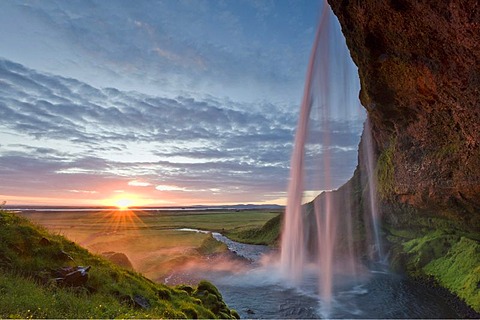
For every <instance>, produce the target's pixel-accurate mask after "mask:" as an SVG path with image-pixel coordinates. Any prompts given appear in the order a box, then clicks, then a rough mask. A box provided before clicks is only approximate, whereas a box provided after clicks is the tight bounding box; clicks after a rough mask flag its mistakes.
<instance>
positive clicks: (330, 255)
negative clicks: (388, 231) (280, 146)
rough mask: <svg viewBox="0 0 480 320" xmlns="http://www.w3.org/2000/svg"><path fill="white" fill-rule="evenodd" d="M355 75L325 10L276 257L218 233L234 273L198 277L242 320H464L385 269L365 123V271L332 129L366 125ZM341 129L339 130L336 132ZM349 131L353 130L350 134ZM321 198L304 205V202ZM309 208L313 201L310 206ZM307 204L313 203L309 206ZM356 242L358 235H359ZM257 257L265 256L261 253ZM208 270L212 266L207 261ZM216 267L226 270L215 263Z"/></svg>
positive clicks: (199, 273) (217, 272) (203, 273)
mask: <svg viewBox="0 0 480 320" xmlns="http://www.w3.org/2000/svg"><path fill="white" fill-rule="evenodd" d="M355 74H356V67H355V66H354V65H353V62H352V61H351V59H350V55H349V52H348V49H347V47H346V45H345V42H344V38H343V35H342V34H341V32H340V28H339V26H338V22H337V21H336V19H335V18H334V16H333V14H332V12H331V10H330V7H329V6H328V4H326V1H325V5H324V8H323V12H322V15H321V21H320V24H319V26H318V29H317V32H316V35H315V40H314V45H313V48H312V52H311V57H310V60H309V64H308V69H307V76H306V82H305V89H304V95H303V99H302V103H301V107H300V115H299V120H298V127H297V131H296V136H295V144H294V150H293V155H292V159H291V172H290V184H289V187H288V194H287V197H288V200H287V207H286V211H285V215H284V227H283V230H282V237H281V239H282V240H281V248H280V250H279V252H277V251H276V250H273V249H271V248H266V247H261V246H249V245H245V244H238V243H235V242H234V241H231V240H230V239H228V238H226V237H224V236H222V235H220V234H215V235H214V236H215V238H216V239H217V240H219V241H222V242H224V243H226V244H227V246H228V248H229V249H230V250H231V253H234V254H235V255H237V256H238V257H240V260H241V261H237V260H236V263H237V264H242V265H243V266H242V267H240V268H236V270H237V271H232V270H231V265H230V264H229V265H228V267H227V268H225V269H222V270H218V268H217V270H214V268H207V270H200V269H196V271H195V272H196V273H197V277H199V278H207V279H209V280H211V281H213V282H214V283H215V285H217V286H218V288H219V289H220V290H221V292H222V295H223V297H224V299H225V301H226V302H227V304H228V305H229V306H230V307H232V308H235V309H236V310H237V311H238V312H239V314H240V315H241V317H242V318H303V319H306V318H438V317H442V318H450V317H454V318H455V317H458V315H457V314H456V313H455V312H454V311H452V310H451V308H450V307H449V305H448V304H447V303H446V302H445V301H444V300H443V298H442V297H441V296H439V295H437V294H436V293H435V292H433V291H432V290H431V289H428V288H423V287H419V286H418V285H416V284H414V283H412V282H410V281H409V280H408V279H405V278H404V277H402V276H399V275H396V274H394V273H391V272H389V271H388V269H387V268H386V267H385V253H384V248H383V246H382V243H381V234H380V217H379V215H378V208H377V199H376V192H377V190H376V186H375V183H374V182H375V179H373V178H372V177H373V175H374V167H375V159H374V151H373V141H372V136H371V127H370V123H369V122H368V121H367V122H366V123H365V125H364V134H363V143H362V144H361V146H362V148H363V150H362V152H361V154H363V156H364V159H362V162H363V163H365V166H366V167H367V168H366V171H367V175H368V179H367V180H368V187H367V188H366V192H365V193H364V195H366V199H367V200H366V202H368V205H367V207H368V210H369V214H368V215H364V218H363V219H364V226H365V231H364V232H365V233H368V234H365V237H364V238H365V239H367V240H366V241H368V242H369V243H367V245H366V246H364V247H370V248H372V249H371V250H370V251H371V254H370V259H371V262H373V263H370V264H369V265H368V266H366V265H365V263H364V262H362V261H361V259H360V256H362V253H359V252H356V250H358V249H356V248H358V246H356V245H355V243H354V242H355V239H354V233H355V232H354V231H355V230H358V227H357V226H356V225H355V223H357V221H358V218H357V219H354V217H355V216H357V217H358V215H357V214H356V212H355V210H354V209H353V208H352V204H351V203H350V199H351V198H352V197H351V192H353V190H350V189H349V188H348V185H347V186H344V187H342V188H341V189H342V190H341V192H322V191H329V190H334V189H336V188H338V187H340V186H341V185H342V184H344V183H345V182H346V179H348V177H347V178H345V180H343V181H341V179H339V178H338V171H339V168H338V165H337V162H339V159H338V156H339V153H338V152H337V151H338V149H339V146H338V145H336V144H335V137H334V136H333V134H334V130H337V131H338V130H339V129H338V124H341V125H344V126H345V125H346V126H347V127H348V124H349V123H351V122H354V121H351V120H355V121H356V122H357V123H358V120H359V117H362V116H363V114H362V113H361V112H362V111H361V110H362V108H361V106H360V103H359V101H358V92H359V84H358V80H357V79H356V75H355ZM334 124H336V125H337V126H334ZM350 132H351V131H350ZM311 193H316V195H317V196H316V197H315V198H314V200H313V201H312V199H306V198H305V195H306V194H311ZM307 200H308V201H307ZM307 202H309V203H308V204H306V203H307ZM357 238H358V235H357ZM257 253H258V254H257ZM208 263H209V265H210V264H212V263H215V262H208ZM216 264H217V265H219V264H220V263H216Z"/></svg>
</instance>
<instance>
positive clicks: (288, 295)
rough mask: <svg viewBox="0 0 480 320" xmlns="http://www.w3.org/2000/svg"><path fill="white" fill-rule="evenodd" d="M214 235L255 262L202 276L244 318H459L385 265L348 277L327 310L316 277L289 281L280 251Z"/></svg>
mask: <svg viewBox="0 0 480 320" xmlns="http://www.w3.org/2000/svg"><path fill="white" fill-rule="evenodd" d="M184 231H196V232H204V231H201V230H194V229H189V230H184ZM212 235H213V236H214V238H215V239H217V240H218V241H221V242H223V243H225V244H226V245H227V246H228V248H229V250H230V251H232V252H234V253H235V254H236V255H238V256H240V257H242V258H243V259H244V260H245V261H247V264H248V266H249V267H248V268H246V269H244V270H242V271H240V272H239V271H238V270H236V271H234V272H233V271H232V272H225V270H222V271H216V270H214V268H212V270H211V271H206V272H204V273H203V274H202V276H203V277H205V278H206V279H208V280H210V281H212V282H213V283H214V284H215V285H216V286H217V287H218V288H219V289H220V292H221V293H222V295H223V298H224V300H225V302H226V303H227V304H228V305H229V306H230V307H231V308H233V309H235V310H237V311H238V313H239V314H240V316H241V317H242V318H259V319H260V318H263V319H267V318H268V319H279V318H283V319H288V318H290V319H293V318H294V319H298V318H302V319H318V318H363V319H365V318H370V319H372V318H375V319H378V318H459V315H458V314H456V313H455V311H454V310H452V308H451V307H450V306H449V305H448V304H447V302H446V301H445V300H444V298H443V297H442V296H440V295H439V294H437V293H436V292H435V291H434V290H432V289H429V288H426V287H423V286H419V285H418V284H415V283H413V282H412V281H411V280H409V279H407V278H405V277H403V276H401V275H398V274H395V273H392V272H389V271H386V270H385V268H384V267H383V266H378V267H375V266H373V267H370V268H369V269H365V272H364V274H362V276H361V277H359V278H355V279H351V278H349V277H347V276H342V277H343V278H342V280H343V281H338V282H339V283H341V284H340V285H338V286H337V287H335V288H334V296H333V302H332V305H331V307H330V308H329V310H328V311H326V310H325V306H324V305H323V303H322V301H321V300H320V299H319V296H318V295H317V292H315V291H316V287H317V286H316V284H317V279H316V277H315V276H313V275H311V276H306V277H305V279H304V281H303V282H302V283H301V284H300V285H299V286H293V285H289V284H288V283H286V282H285V281H284V280H283V278H282V277H281V276H280V274H279V272H278V267H277V263H276V262H275V257H276V256H277V254H276V252H275V251H274V250H272V249H271V248H269V247H267V246H259V245H248V244H243V243H238V242H235V241H232V240H230V239H228V238H227V237H225V236H223V235H221V234H219V233H212ZM266 260H268V261H267V262H266Z"/></svg>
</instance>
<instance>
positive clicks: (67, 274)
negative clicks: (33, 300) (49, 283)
mask: <svg viewBox="0 0 480 320" xmlns="http://www.w3.org/2000/svg"><path fill="white" fill-rule="evenodd" d="M90 268H91V267H90V266H88V267H82V266H78V267H64V268H60V269H57V270H56V274H57V276H58V277H57V278H55V281H56V282H57V283H58V284H61V285H65V286H69V287H80V286H83V285H85V284H86V283H87V280H88V271H89V270H90Z"/></svg>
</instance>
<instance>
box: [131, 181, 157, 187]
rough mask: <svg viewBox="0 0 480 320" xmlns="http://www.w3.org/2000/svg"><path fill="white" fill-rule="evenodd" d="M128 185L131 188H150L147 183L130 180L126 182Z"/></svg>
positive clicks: (149, 184)
mask: <svg viewBox="0 0 480 320" xmlns="http://www.w3.org/2000/svg"><path fill="white" fill-rule="evenodd" d="M128 185H129V186H132V187H148V186H151V185H152V184H151V183H149V182H144V181H138V180H132V181H129V182H128Z"/></svg>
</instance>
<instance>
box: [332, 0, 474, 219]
mask: <svg viewBox="0 0 480 320" xmlns="http://www.w3.org/2000/svg"><path fill="white" fill-rule="evenodd" d="M328 2H329V3H330V5H331V7H332V9H333V11H334V12H335V14H336V15H337V17H338V19H339V21H340V24H341V26H342V32H343V34H344V35H345V38H346V42H347V45H348V47H349V49H350V53H351V57H352V59H353V60H354V62H355V64H356V65H357V66H358V71H359V76H360V82H361V91H360V100H361V102H362V104H363V106H364V107H365V108H366V109H367V112H368V115H369V118H370V120H371V123H372V135H373V140H374V144H375V147H374V148H375V152H376V155H377V156H378V159H379V166H377V168H380V169H382V168H383V169H386V170H387V171H386V172H390V173H391V174H390V175H389V176H388V177H384V178H388V179H380V182H381V183H380V186H379V191H380V193H382V194H381V196H382V197H383V198H385V199H387V200H389V201H398V202H401V203H403V204H409V205H413V206H414V207H416V208H425V209H429V210H431V211H432V212H436V213H437V214H439V215H440V214H442V213H443V212H444V211H447V213H448V216H449V217H452V218H454V219H455V220H462V221H464V225H465V226H467V227H468V226H472V227H473V226H477V228H478V226H479V225H480V210H479V208H480V198H479V197H478V194H479V193H480V108H479V105H480V95H479V88H480V50H479V49H478V48H479V47H478V44H479V43H480V22H479V21H480V14H479V12H480V3H479V2H478V0H462V1H460V0H451V1H440V2H437V3H435V4H433V3H432V2H429V1H417V0H401V1H399V0H395V1H393V0H391V1H377V0H363V1H343V0H328ZM380 160H388V161H383V162H382V161H380ZM382 163H383V166H382ZM386 164H388V167H386V166H385V165H386ZM382 190H383V191H385V192H382ZM442 211H443V212H442Z"/></svg>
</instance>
